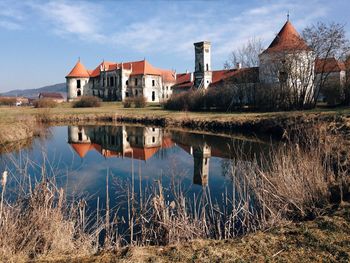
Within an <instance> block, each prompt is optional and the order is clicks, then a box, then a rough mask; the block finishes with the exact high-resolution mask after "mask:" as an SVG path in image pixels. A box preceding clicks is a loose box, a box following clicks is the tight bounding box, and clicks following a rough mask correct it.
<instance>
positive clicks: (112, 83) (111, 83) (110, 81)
mask: <svg viewBox="0 0 350 263" xmlns="http://www.w3.org/2000/svg"><path fill="white" fill-rule="evenodd" d="M109 85H110V86H114V77H111V78H110V80H109Z"/></svg>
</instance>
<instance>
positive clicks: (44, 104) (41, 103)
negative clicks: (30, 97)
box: [33, 99, 58, 108]
mask: <svg viewBox="0 0 350 263" xmlns="http://www.w3.org/2000/svg"><path fill="white" fill-rule="evenodd" d="M33 105H34V108H56V107H57V105H58V103H57V102H56V101H54V100H53V99H38V100H36V101H34V102H33Z"/></svg>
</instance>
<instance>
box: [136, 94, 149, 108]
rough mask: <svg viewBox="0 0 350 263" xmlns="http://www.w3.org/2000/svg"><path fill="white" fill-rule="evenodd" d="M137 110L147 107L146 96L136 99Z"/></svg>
mask: <svg viewBox="0 0 350 263" xmlns="http://www.w3.org/2000/svg"><path fill="white" fill-rule="evenodd" d="M134 104H135V108H144V107H146V105H147V101H146V98H145V97H144V96H140V97H135V98H134Z"/></svg>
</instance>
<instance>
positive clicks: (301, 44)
mask: <svg viewBox="0 0 350 263" xmlns="http://www.w3.org/2000/svg"><path fill="white" fill-rule="evenodd" d="M194 46H195V71H194V73H189V72H186V73H182V74H178V75H177V78H176V84H175V85H174V87H173V93H175V94H177V93H180V92H183V91H188V90H189V89H192V88H204V89H206V88H210V87H217V86H220V85H222V84H223V82H225V81H227V80H230V81H232V82H233V83H234V84H236V85H239V84H244V85H253V84H257V83H264V84H279V83H288V84H290V85H292V84H295V83H297V84H296V85H301V84H300V83H302V80H303V78H304V77H306V76H311V77H312V75H313V74H314V66H315V65H314V59H312V58H313V56H314V53H313V51H312V50H311V49H310V48H309V47H308V45H307V44H306V42H305V41H304V40H303V39H302V38H301V37H300V35H299V34H298V32H297V31H296V29H295V28H294V26H293V25H292V23H291V22H290V21H289V20H288V21H287V22H286V23H285V24H284V26H283V27H282V29H281V30H280V32H279V33H278V34H277V36H276V37H275V39H274V40H273V41H272V42H271V44H270V45H269V47H268V48H267V49H266V50H264V51H263V52H262V53H261V54H260V55H259V67H250V68H242V66H241V64H237V67H236V68H235V69H223V70H211V58H210V57H211V44H210V42H208V41H204V42H199V43H195V44H194ZM310 58H311V59H310ZM306 61H311V62H310V63H305V62H306ZM291 68H295V69H298V70H296V71H293V70H290V69H291ZM288 74H292V75H293V76H291V75H289V76H288ZM291 82H295V83H291ZM308 90H309V91H310V92H311V91H312V86H311V84H310V87H308Z"/></svg>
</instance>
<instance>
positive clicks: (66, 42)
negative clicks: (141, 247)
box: [0, 0, 350, 92]
mask: <svg viewBox="0 0 350 263" xmlns="http://www.w3.org/2000/svg"><path fill="white" fill-rule="evenodd" d="M349 10H350V1H348V0H332V1H329V0H296V1H293V0H288V1H287V0H273V1H272V0H256V1H254V0H252V1H249V0H245V1H234V0H231V1H224V0H223V1H219V0H216V1H215V0H206V1H199V0H196V1H185V0H178V1H166V0H163V1H161V0H159V1H157V0H155V1H151V0H144V1H136V0H134V1H132V0H130V1H126V0H125V1H123V0H122V1H97V0H96V1H64V0H54V1H34V0H26V1H22V0H17V1H16V0H0V43H1V44H0V45H1V48H0V92H4V91H8V90H13V89H29V88H39V87H42V86H46V85H51V84H56V83H62V82H65V76H66V75H67V74H68V73H69V71H70V70H71V69H72V68H73V66H74V65H75V63H76V62H77V60H78V58H79V57H80V59H81V62H82V63H83V64H84V65H85V66H86V67H87V68H88V69H93V68H95V67H96V66H97V65H98V64H99V63H100V62H101V61H102V60H106V61H115V62H127V61H136V60H142V59H144V58H145V59H147V60H148V61H149V62H150V63H151V64H152V65H154V66H156V67H160V68H165V69H174V70H176V71H177V72H184V71H186V70H190V71H193V68H194V47H193V43H194V42H198V41H202V40H207V41H210V42H211V43H212V68H213V69H221V68H223V64H224V61H225V60H226V59H227V58H228V57H229V54H230V53H231V52H232V50H234V49H236V48H239V47H240V46H242V45H244V44H245V43H246V42H247V41H248V40H249V39H252V38H258V39H262V41H263V43H264V45H265V46H266V47H267V46H268V45H269V44H270V42H271V41H272V40H273V38H274V36H275V35H276V34H277V33H278V31H279V30H280V29H281V27H282V26H283V24H284V23H285V22H286V16H287V13H288V12H289V13H290V21H291V22H292V23H293V25H294V26H295V27H296V29H297V30H298V31H299V32H301V31H302V30H303V28H305V27H306V26H309V25H312V24H315V23H317V22H318V21H323V22H326V23H327V22H338V23H341V24H344V25H345V29H346V33H347V36H348V37H349V36H350V23H349V22H348V20H349V18H348V14H349Z"/></svg>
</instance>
